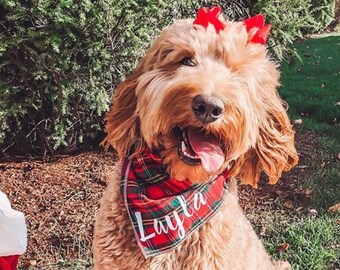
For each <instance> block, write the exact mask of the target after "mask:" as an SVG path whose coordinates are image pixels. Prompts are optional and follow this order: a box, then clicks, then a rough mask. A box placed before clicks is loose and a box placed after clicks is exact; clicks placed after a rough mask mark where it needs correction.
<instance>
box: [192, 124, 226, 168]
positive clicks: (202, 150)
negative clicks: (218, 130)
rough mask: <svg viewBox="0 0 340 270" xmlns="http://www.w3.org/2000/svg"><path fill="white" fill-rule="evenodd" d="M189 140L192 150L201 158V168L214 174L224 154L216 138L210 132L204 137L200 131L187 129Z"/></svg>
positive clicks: (221, 162) (219, 166) (222, 160)
mask: <svg viewBox="0 0 340 270" xmlns="http://www.w3.org/2000/svg"><path fill="white" fill-rule="evenodd" d="M188 133H189V141H190V146H191V148H192V150H194V152H195V153H196V155H197V156H198V157H199V158H200V159H201V163H202V166H203V168H204V169H205V170H206V171H207V172H208V173H210V174H214V173H216V172H217V171H218V169H219V168H221V166H222V164H223V162H224V154H223V151H222V149H221V148H220V144H219V141H218V139H217V138H216V137H215V136H214V135H212V134H210V135H209V136H207V137H204V136H203V135H202V134H201V133H200V132H198V131H195V130H192V129H189V132H188Z"/></svg>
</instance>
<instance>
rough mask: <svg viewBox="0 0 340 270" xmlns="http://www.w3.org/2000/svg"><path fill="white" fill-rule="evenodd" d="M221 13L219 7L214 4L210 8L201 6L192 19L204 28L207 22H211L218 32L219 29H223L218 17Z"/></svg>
mask: <svg viewBox="0 0 340 270" xmlns="http://www.w3.org/2000/svg"><path fill="white" fill-rule="evenodd" d="M220 14H221V8H220V7H218V6H216V7H213V8H212V9H209V8H205V7H201V8H200V9H199V10H198V12H197V17H196V19H195V21H194V24H199V25H202V26H203V27H204V28H207V27H208V25H209V23H211V24H212V25H213V26H214V27H215V30H216V33H217V34H218V33H219V32H220V31H221V30H223V29H224V24H223V23H222V22H221V21H220V20H219V19H218V16H219V15H220Z"/></svg>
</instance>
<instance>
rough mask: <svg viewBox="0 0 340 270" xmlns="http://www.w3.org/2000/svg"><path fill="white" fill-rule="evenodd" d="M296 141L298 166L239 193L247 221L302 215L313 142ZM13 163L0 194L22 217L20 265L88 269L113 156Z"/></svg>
mask: <svg viewBox="0 0 340 270" xmlns="http://www.w3.org/2000/svg"><path fill="white" fill-rule="evenodd" d="M297 141H298V142H297V146H298V149H299V152H300V158H301V160H300V164H299V166H298V167H297V168H295V169H294V170H293V171H292V172H290V173H288V174H285V175H284V177H283V178H282V179H281V181H280V182H279V183H278V184H277V185H275V186H269V185H267V184H266V183H265V180H262V182H261V185H260V188H259V189H257V190H254V189H252V188H250V187H242V188H240V197H241V205H242V206H243V207H244V209H245V211H246V212H247V214H248V217H249V218H250V219H252V222H254V223H256V222H258V221H259V219H256V212H258V211H266V209H268V207H270V208H276V209H277V208H279V209H281V212H282V214H283V215H297V214H298V212H297V211H302V210H301V209H302V208H301V207H300V206H301V204H303V202H304V200H308V193H306V192H305V193H304V191H302V190H301V189H300V183H299V181H300V179H302V178H303V175H304V174H306V173H309V172H306V168H305V167H304V166H303V164H304V159H305V158H306V157H305V155H306V153H307V152H308V151H309V150H308V149H312V148H313V147H314V148H315V143H316V138H315V137H313V136H311V134H309V133H308V132H303V133H302V132H299V133H298V134H297ZM13 160H17V159H16V158H13V157H12V158H11V160H9V161H6V162H2V163H0V190H2V191H3V192H5V193H6V194H8V197H9V198H10V201H11V203H12V207H13V208H15V209H17V210H20V211H22V212H23V213H24V214H25V216H26V223H27V226H28V249H27V252H26V253H25V255H24V256H22V258H21V262H20V264H21V266H22V267H23V268H28V267H29V266H36V267H29V268H30V269H31V268H32V269H33V268H34V269H45V268H47V266H49V267H50V268H49V269H58V266H55V268H53V267H52V268H51V264H53V263H58V262H59V263H60V262H62V261H64V262H65V261H66V262H67V261H72V260H75V259H81V260H87V261H88V265H87V266H86V265H85V266H84V267H86V268H90V267H91V261H90V260H89V258H91V256H92V255H91V243H92V235H93V223H94V218H95V212H96V210H97V209H98V207H99V200H100V198H101V196H102V192H103V190H104V189H105V187H106V182H105V176H106V175H107V174H108V173H110V172H111V171H112V169H113V164H114V162H115V161H116V156H115V154H114V153H113V152H104V151H95V152H84V153H81V154H78V155H74V156H57V157H53V158H47V159H45V160H41V159H26V160H22V161H20V162H17V161H13ZM266 207H267V208H266ZM296 209H298V210H296ZM261 222H263V221H262V220H261ZM259 230H261V228H260V229H259ZM259 232H260V231H259ZM260 233H261V232H260ZM59 269H64V268H59Z"/></svg>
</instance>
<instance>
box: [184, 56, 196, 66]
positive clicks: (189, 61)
mask: <svg viewBox="0 0 340 270" xmlns="http://www.w3.org/2000/svg"><path fill="white" fill-rule="evenodd" d="M181 65H183V66H189V67H194V66H196V63H195V62H194V60H193V59H192V58H190V57H185V58H183V59H182V60H181Z"/></svg>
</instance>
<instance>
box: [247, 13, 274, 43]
mask: <svg viewBox="0 0 340 270" xmlns="http://www.w3.org/2000/svg"><path fill="white" fill-rule="evenodd" d="M243 22H244V24H245V25H246V29H247V32H248V33H249V32H250V31H251V30H253V29H256V28H257V30H255V31H256V32H255V34H254V36H253V37H252V38H251V39H250V40H249V41H250V42H253V43H260V44H263V45H264V44H265V43H266V42H267V40H268V36H269V33H270V29H271V27H272V26H271V25H270V24H266V25H265V24H264V17H263V15H262V14H259V15H256V16H254V17H250V18H248V19H246V20H244V21H243Z"/></svg>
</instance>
